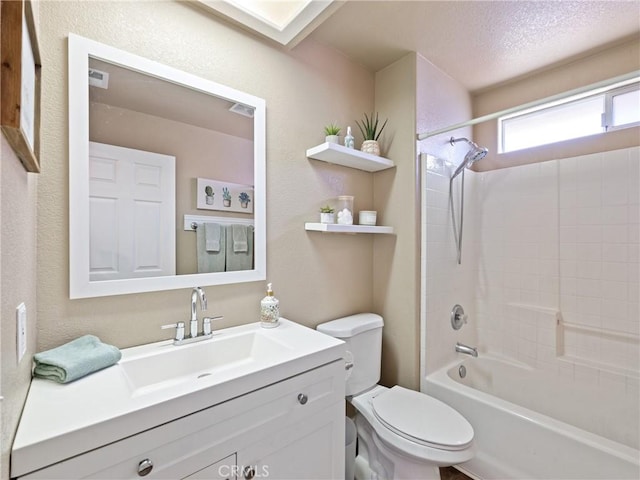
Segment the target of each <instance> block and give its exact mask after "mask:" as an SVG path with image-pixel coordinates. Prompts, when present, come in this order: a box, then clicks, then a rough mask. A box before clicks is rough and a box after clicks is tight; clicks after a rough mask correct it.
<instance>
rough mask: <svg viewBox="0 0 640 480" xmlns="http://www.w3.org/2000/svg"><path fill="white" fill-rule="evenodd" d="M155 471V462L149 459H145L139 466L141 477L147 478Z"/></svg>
mask: <svg viewBox="0 0 640 480" xmlns="http://www.w3.org/2000/svg"><path fill="white" fill-rule="evenodd" d="M151 470H153V462H152V461H151V460H149V459H148V458H145V459H144V460H142V461H141V462H140V463H139V464H138V475H139V476H141V477H146V476H147V475H149V474H150V473H151Z"/></svg>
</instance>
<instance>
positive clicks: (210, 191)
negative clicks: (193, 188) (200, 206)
mask: <svg viewBox="0 0 640 480" xmlns="http://www.w3.org/2000/svg"><path fill="white" fill-rule="evenodd" d="M204 194H205V195H206V197H205V201H206V202H207V205H213V195H214V193H213V188H212V187H211V185H207V186H206V187H204Z"/></svg>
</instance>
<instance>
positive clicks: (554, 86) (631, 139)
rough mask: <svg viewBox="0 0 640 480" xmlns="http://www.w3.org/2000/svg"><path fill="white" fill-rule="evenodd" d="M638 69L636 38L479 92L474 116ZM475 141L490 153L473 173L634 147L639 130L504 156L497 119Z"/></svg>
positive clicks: (478, 131) (476, 130) (639, 138)
mask: <svg viewBox="0 0 640 480" xmlns="http://www.w3.org/2000/svg"><path fill="white" fill-rule="evenodd" d="M638 69H640V40H638V38H637V37H636V38H634V39H633V40H631V41H627V42H624V43H622V44H617V45H614V46H612V47H610V48H607V49H605V50H599V51H597V52H596V53H593V54H592V55H588V56H586V57H583V58H580V59H577V60H575V61H573V62H570V63H567V64H564V65H560V66H557V67H555V68H551V69H547V70H544V71H542V72H539V73H537V74H533V75H529V76H527V77H525V78H521V79H518V80H515V81H512V82H509V83H505V84H501V85H498V86H496V87H492V88H490V89H487V90H484V91H480V92H477V93H475V94H474V95H473V115H474V117H481V116H483V115H488V114H491V113H494V112H499V111H501V110H504V109H506V108H511V107H516V106H518V105H522V104H525V103H527V102H531V101H534V100H539V99H542V98H546V97H549V96H551V95H556V94H560V93H563V92H567V91H569V90H573V89H575V88H579V87H583V86H586V85H590V84H593V83H596V82H599V81H602V80H607V79H609V78H613V77H616V76H619V75H623V74H626V73H630V72H633V71H636V70H638ZM473 137H474V141H475V142H476V143H478V144H479V145H482V146H485V147H488V148H489V150H490V153H489V155H487V157H486V158H485V159H484V160H483V161H482V162H478V163H476V164H475V166H474V170H478V171H484V170H492V169H495V168H505V167H512V166H516V165H523V164H527V163H534V162H543V161H546V160H554V159H558V158H567V157H574V156H578V155H586V154H589V153H598V152H606V151H610V150H616V149H620V148H627V147H632V146H636V145H639V144H640V127H634V128H628V129H624V130H618V131H613V132H608V133H605V134H600V135H592V136H589V137H585V138H579V139H575V140H568V141H565V142H560V143H557V144H553V145H544V146H540V147H535V148H530V149H526V150H523V151H517V152H509V153H504V154H497V153H496V152H497V151H498V143H497V142H498V134H497V120H492V121H488V122H484V123H482V124H479V125H476V126H475V127H474V129H473Z"/></svg>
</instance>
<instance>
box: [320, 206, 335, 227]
mask: <svg viewBox="0 0 640 480" xmlns="http://www.w3.org/2000/svg"><path fill="white" fill-rule="evenodd" d="M320 223H336V213H335V210H334V209H333V207H332V206H330V205H325V206H324V207H320Z"/></svg>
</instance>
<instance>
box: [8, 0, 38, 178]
mask: <svg viewBox="0 0 640 480" xmlns="http://www.w3.org/2000/svg"><path fill="white" fill-rule="evenodd" d="M0 9H1V10H0V56H1V57H2V72H1V74H0V94H1V98H0V125H1V127H2V131H3V133H4V134H5V136H6V137H7V140H8V141H9V144H10V145H11V147H12V148H13V150H14V151H15V152H16V155H17V156H18V158H19V159H20V161H21V162H22V163H23V165H24V167H25V169H26V170H27V171H28V172H34V173H39V172H40V161H39V160H38V157H39V152H40V70H41V63H40V49H39V48H38V38H37V35H36V28H35V21H34V17H33V8H32V5H31V1H30V0H1V4H0ZM23 15H24V17H23ZM23 18H24V20H25V23H26V26H27V30H28V35H29V40H30V42H31V54H32V56H33V59H34V70H35V76H34V79H33V81H34V85H33V112H30V113H31V114H32V116H33V125H29V126H27V125H24V124H21V122H22V117H21V108H22V88H23V82H24V81H25V79H24V78H23V77H24V68H23V67H24V65H23V64H22V51H23V48H24V46H23V44H22V33H23V32H22V28H23ZM29 131H32V135H33V146H31V143H30V141H29V139H28V135H29V134H28V132H29Z"/></svg>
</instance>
